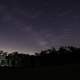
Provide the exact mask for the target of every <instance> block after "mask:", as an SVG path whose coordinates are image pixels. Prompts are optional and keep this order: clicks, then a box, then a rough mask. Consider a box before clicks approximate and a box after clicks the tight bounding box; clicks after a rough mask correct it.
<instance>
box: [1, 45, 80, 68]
mask: <svg viewBox="0 0 80 80" xmlns="http://www.w3.org/2000/svg"><path fill="white" fill-rule="evenodd" d="M1 55H3V57H2V58H1V57H0V63H1V64H0V65H2V66H8V67H40V66H53V65H63V64H80V48H76V47H72V46H68V47H60V48H59V49H58V50H56V49H55V48H51V49H48V50H43V51H41V52H40V53H35V55H29V54H23V53H18V52H13V53H11V54H7V53H5V52H3V51H1V52H0V56H1Z"/></svg>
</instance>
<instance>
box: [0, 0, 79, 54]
mask: <svg viewBox="0 0 80 80" xmlns="http://www.w3.org/2000/svg"><path fill="white" fill-rule="evenodd" d="M64 1H65V0H64ZM64 1H61V0H55V1H54V0H46V1H45V0H0V49H1V50H4V51H8V52H13V51H19V52H23V53H30V54H33V53H34V52H36V51H39V50H42V49H47V48H50V47H52V46H54V47H56V48H58V47H60V46H65V45H73V46H78V47H80V2H70V1H69V2H68V1H65V2H64Z"/></svg>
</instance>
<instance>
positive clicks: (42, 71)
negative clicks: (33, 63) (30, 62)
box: [0, 64, 80, 79]
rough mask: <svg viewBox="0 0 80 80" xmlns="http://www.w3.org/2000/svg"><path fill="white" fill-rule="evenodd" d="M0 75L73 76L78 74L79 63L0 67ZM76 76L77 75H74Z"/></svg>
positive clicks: (79, 73)
mask: <svg viewBox="0 0 80 80" xmlns="http://www.w3.org/2000/svg"><path fill="white" fill-rule="evenodd" d="M0 73H1V75H7V77H10V76H11V77H12V78H16V77H19V78H43V77H44V78H56V79H57V78H63V77H64V79H66V78H69V77H71V78H73V77H75V76H79V75H80V64H67V65H59V66H47V67H37V68H7V67H4V68H0ZM75 78H77V77H75Z"/></svg>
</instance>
